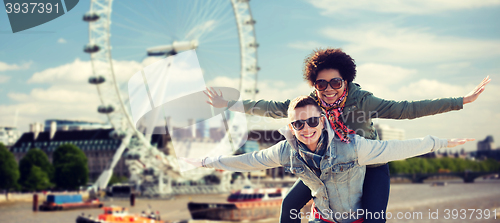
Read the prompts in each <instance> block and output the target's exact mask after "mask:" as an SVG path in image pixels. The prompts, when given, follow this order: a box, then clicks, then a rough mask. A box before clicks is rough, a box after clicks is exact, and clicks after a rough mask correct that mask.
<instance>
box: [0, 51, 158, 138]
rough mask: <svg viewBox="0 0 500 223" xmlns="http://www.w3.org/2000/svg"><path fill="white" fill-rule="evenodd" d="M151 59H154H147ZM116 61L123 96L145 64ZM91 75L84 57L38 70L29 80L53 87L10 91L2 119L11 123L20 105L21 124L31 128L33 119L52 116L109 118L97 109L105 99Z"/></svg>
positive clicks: (103, 119)
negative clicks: (125, 86) (100, 95)
mask: <svg viewBox="0 0 500 223" xmlns="http://www.w3.org/2000/svg"><path fill="white" fill-rule="evenodd" d="M148 61H149V62H152V61H153V60H147V61H145V62H148ZM95 65H97V66H102V65H104V64H102V63H97V64H95ZM113 65H114V68H115V75H116V80H117V82H118V83H119V84H120V89H121V90H122V96H126V92H125V90H126V88H124V87H123V85H125V84H126V82H127V80H128V78H129V77H130V76H132V75H133V74H134V73H135V72H137V71H139V70H140V69H142V68H143V65H142V63H139V62H136V61H114V63H113ZM91 75H92V63H91V62H90V61H82V60H80V59H75V60H74V61H73V62H71V63H68V64H63V65H60V66H57V67H52V68H48V69H45V70H42V71H39V72H36V73H34V74H33V75H32V77H31V78H30V79H29V80H28V81H27V83H28V84H48V85H49V87H47V88H40V87H36V88H33V89H32V90H31V91H30V92H29V93H19V92H9V93H7V96H8V97H9V99H11V100H12V101H14V103H13V104H11V105H0V123H6V124H10V123H11V120H13V115H14V114H15V111H16V109H18V110H19V118H18V120H19V125H18V127H19V128H20V129H21V130H23V131H26V130H27V128H28V126H29V124H30V123H33V122H35V121H38V122H43V121H44V120H45V119H50V118H58V119H71V120H75V119H79V120H88V121H100V122H103V121H104V122H105V121H107V119H106V116H104V115H101V114H99V113H98V112H97V107H98V106H99V105H100V104H101V102H100V99H99V96H98V93H97V90H96V87H95V86H94V85H91V84H89V83H88V78H89V77H90V76H91ZM110 88H111V87H110ZM125 98H126V97H125Z"/></svg>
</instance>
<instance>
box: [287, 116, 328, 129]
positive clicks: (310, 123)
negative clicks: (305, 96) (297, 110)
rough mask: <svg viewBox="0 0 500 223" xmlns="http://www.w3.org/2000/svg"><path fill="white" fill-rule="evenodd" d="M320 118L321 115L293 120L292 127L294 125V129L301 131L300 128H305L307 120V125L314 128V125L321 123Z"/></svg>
mask: <svg viewBox="0 0 500 223" xmlns="http://www.w3.org/2000/svg"><path fill="white" fill-rule="evenodd" d="M320 118H321V117H310V118H308V119H306V120H297V121H293V122H292V127H293V129H295V130H297V131H300V130H302V129H303V128H304V126H305V123H306V122H307V125H308V126H309V127H312V128H314V127H316V126H318V125H319V119H320Z"/></svg>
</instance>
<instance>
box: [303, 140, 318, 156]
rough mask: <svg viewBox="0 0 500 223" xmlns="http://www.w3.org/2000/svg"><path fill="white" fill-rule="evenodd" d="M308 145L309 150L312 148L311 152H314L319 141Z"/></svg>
mask: <svg viewBox="0 0 500 223" xmlns="http://www.w3.org/2000/svg"><path fill="white" fill-rule="evenodd" d="M306 146H307V148H308V149H309V150H311V152H313V153H314V152H315V151H316V148H317V147H318V142H316V143H311V144H309V145H306Z"/></svg>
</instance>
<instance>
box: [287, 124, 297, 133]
mask: <svg viewBox="0 0 500 223" xmlns="http://www.w3.org/2000/svg"><path fill="white" fill-rule="evenodd" d="M288 128H289V129H290V132H292V135H295V131H293V127H292V124H290V123H289V124H288Z"/></svg>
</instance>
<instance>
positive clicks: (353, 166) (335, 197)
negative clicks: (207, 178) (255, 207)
mask: <svg viewBox="0 0 500 223" xmlns="http://www.w3.org/2000/svg"><path fill="white" fill-rule="evenodd" d="M288 117H289V119H290V124H289V125H288V128H285V129H282V130H280V132H281V133H282V134H283V135H284V136H285V138H286V140H283V141H281V142H279V143H277V144H276V145H274V146H272V147H270V148H268V149H265V150H261V151H259V152H254V153H248V154H243V155H239V156H230V157H207V158H205V159H201V160H187V159H186V161H187V162H189V163H191V164H193V165H195V166H204V167H209V168H216V169H224V170H229V171H241V172H244V171H253V170H261V169H267V168H273V167H279V166H283V167H285V170H286V171H289V172H291V173H293V174H295V175H296V176H298V177H299V178H300V179H301V180H302V181H303V182H304V184H305V185H307V186H308V187H309V188H310V189H311V195H312V196H313V199H314V203H315V208H314V211H316V212H317V214H315V219H314V222H362V221H363V220H362V217H363V216H362V214H361V213H362V207H361V196H362V193H363V181H364V177H365V172H366V165H369V164H376V163H384V162H389V161H393V160H401V159H406V158H409V157H413V156H417V155H422V154H425V153H428V152H431V151H435V150H437V149H439V148H443V147H454V146H456V145H459V144H464V143H465V142H467V141H471V140H472V139H453V140H446V139H438V138H436V137H432V136H427V137H425V138H423V139H411V140H404V141H397V140H392V141H377V140H368V139H365V138H363V137H360V136H358V135H356V134H350V135H349V136H348V137H349V138H350V140H351V143H345V142H342V141H341V140H340V139H339V138H338V136H336V134H334V132H333V131H334V129H332V128H331V127H330V126H329V125H330V124H329V122H327V121H326V119H325V117H324V116H323V115H322V113H321V109H320V107H319V106H318V105H317V104H316V102H315V101H314V99H312V98H310V97H308V96H301V97H298V98H296V99H294V100H292V101H291V103H290V106H289V109H288ZM325 125H328V126H326V127H325ZM401 148H404V149H401ZM296 211H297V210H296ZM296 213H297V212H295V214H296ZM290 214H293V213H290ZM373 215H374V216H376V214H373ZM378 216H384V213H379V215H378Z"/></svg>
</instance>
